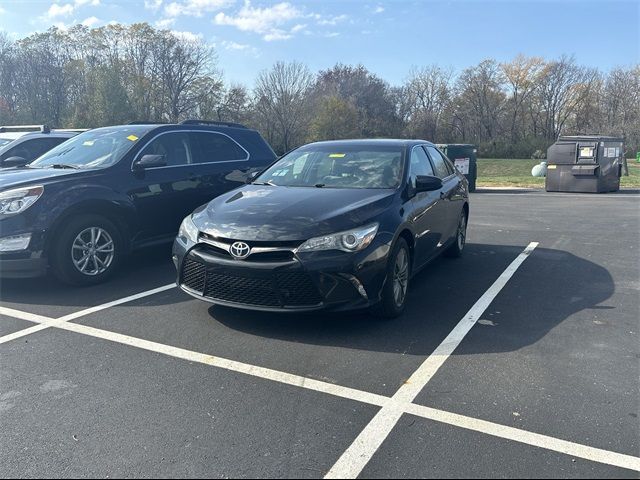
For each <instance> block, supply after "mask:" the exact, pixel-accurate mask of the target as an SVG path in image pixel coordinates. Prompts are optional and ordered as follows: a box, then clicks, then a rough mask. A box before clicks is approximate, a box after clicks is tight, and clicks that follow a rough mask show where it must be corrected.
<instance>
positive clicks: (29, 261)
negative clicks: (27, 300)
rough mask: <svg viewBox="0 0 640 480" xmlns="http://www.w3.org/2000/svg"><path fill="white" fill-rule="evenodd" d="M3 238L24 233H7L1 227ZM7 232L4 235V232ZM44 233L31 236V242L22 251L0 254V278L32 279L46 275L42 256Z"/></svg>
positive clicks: (44, 261)
mask: <svg viewBox="0 0 640 480" xmlns="http://www.w3.org/2000/svg"><path fill="white" fill-rule="evenodd" d="M2 227H3V228H2V230H3V236H13V235H16V234H21V233H25V232H23V231H18V232H16V233H13V232H11V233H9V232H10V230H9V229H7V230H5V229H4V227H5V225H4V224H3V225H2ZM5 231H6V232H7V233H6V235H4V232H5ZM44 241H45V239H44V233H43V232H36V233H32V234H31V241H30V243H29V245H28V247H27V248H26V249H24V250H18V251H15V252H3V253H0V278H32V277H40V276H43V275H45V274H46V273H47V268H48V262H47V259H46V257H45V255H44Z"/></svg>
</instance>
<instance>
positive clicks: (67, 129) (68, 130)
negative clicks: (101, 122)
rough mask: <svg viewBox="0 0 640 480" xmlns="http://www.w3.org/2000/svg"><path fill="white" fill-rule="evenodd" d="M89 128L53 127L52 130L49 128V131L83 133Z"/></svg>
mask: <svg viewBox="0 0 640 480" xmlns="http://www.w3.org/2000/svg"><path fill="white" fill-rule="evenodd" d="M89 130H91V129H90V128H54V129H53V130H51V132H53V133H65V132H69V133H84V132H88V131H89Z"/></svg>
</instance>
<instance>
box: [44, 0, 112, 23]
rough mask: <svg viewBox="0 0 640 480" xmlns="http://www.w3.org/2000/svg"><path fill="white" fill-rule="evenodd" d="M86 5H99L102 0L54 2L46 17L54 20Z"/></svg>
mask: <svg viewBox="0 0 640 480" xmlns="http://www.w3.org/2000/svg"><path fill="white" fill-rule="evenodd" d="M85 5H91V6H92V7H97V6H98V5H100V0H74V2H73V3H64V4H59V3H54V4H52V5H51V6H50V7H49V10H47V13H46V14H45V16H44V18H45V19H48V20H53V19H54V18H58V17H68V16H69V15H71V14H72V13H73V12H75V11H76V10H77V9H78V8H80V7H83V6H85Z"/></svg>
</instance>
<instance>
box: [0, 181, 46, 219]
mask: <svg viewBox="0 0 640 480" xmlns="http://www.w3.org/2000/svg"><path fill="white" fill-rule="evenodd" d="M42 192H44V187H43V186H42V185H38V186H35V187H25V188H15V189H13V190H7V191H6V192H2V193H0V217H9V216H11V215H16V214H18V213H22V212H24V211H25V210H26V209H27V208H29V207H30V206H31V205H33V204H34V203H36V200H38V199H39V198H40V196H41V195H42Z"/></svg>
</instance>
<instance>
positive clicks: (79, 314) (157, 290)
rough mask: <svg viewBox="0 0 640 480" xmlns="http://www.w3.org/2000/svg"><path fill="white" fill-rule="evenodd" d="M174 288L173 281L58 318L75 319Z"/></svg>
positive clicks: (63, 319) (63, 320) (62, 319)
mask: <svg viewBox="0 0 640 480" xmlns="http://www.w3.org/2000/svg"><path fill="white" fill-rule="evenodd" d="M173 288H176V284H175V283H170V284H168V285H164V286H162V287H158V288H154V289H152V290H146V291H144V292H140V293H136V294H135V295H129V296H128V297H124V298H120V299H118V300H114V301H113V302H108V303H103V304H102V305H98V306H97V307H91V308H87V309H85V310H80V311H79V312H75V313H70V314H69V315H65V316H64V317H60V318H59V319H58V320H60V321H62V322H68V321H71V320H75V319H76V318H80V317H84V316H86V315H91V314H92V313H96V312H99V311H100V310H106V309H107V308H111V307H115V306H118V305H122V304H123V303H129V302H133V301H134V300H139V299H141V298H144V297H148V296H150V295H155V294H156V293H161V292H165V291H167V290H171V289H173Z"/></svg>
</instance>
